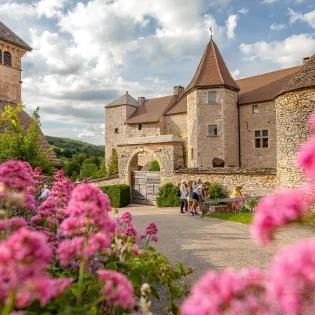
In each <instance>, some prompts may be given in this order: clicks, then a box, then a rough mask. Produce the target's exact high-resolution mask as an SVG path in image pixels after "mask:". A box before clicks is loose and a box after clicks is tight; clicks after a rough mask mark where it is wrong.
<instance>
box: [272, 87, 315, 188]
mask: <svg viewBox="0 0 315 315" xmlns="http://www.w3.org/2000/svg"><path fill="white" fill-rule="evenodd" d="M275 106H276V126H277V181H278V185H279V186H281V187H287V188H291V187H296V186H298V185H300V184H301V183H303V182H304V181H305V179H304V176H303V174H302V171H301V170H300V169H299V168H297V167H296V163H295V161H296V160H295V155H296V152H297V150H298V148H299V147H300V145H301V144H302V143H303V142H305V141H306V140H307V138H309V136H310V128H309V124H308V119H309V116H310V115H311V113H312V112H313V111H314V109H315V90H314V88H305V89H301V90H296V91H292V92H287V93H285V94H282V95H280V96H278V97H277V98H276V100H275Z"/></svg>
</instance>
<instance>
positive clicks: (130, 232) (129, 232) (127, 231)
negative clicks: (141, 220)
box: [121, 224, 138, 243]
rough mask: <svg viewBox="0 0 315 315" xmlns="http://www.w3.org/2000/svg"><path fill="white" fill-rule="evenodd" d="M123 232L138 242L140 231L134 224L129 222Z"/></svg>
mask: <svg viewBox="0 0 315 315" xmlns="http://www.w3.org/2000/svg"><path fill="white" fill-rule="evenodd" d="M121 232H122V233H123V234H124V235H126V236H130V237H131V238H132V240H133V242H134V243H135V242H136V240H137V234H138V232H137V229H136V228H135V227H134V226H133V224H129V225H128V226H127V227H125V228H123V229H122V230H121Z"/></svg>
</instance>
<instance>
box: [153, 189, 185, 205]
mask: <svg viewBox="0 0 315 315" xmlns="http://www.w3.org/2000/svg"><path fill="white" fill-rule="evenodd" d="M178 189H179V185H177V186H174V185H173V184H171V183H167V184H165V185H163V186H161V187H160V188H159V191H158V197H157V198H156V203H157V205H158V207H159V208H165V207H178V206H180V203H181V200H180V198H179V197H177V192H178Z"/></svg>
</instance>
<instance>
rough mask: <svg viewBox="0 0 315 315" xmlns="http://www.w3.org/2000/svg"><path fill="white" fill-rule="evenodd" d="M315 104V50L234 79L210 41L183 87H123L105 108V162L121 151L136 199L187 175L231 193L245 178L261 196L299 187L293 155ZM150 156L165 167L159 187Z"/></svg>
mask: <svg viewBox="0 0 315 315" xmlns="http://www.w3.org/2000/svg"><path fill="white" fill-rule="evenodd" d="M314 101H315V55H314V56H312V57H309V58H304V59H303V64H302V65H301V66H296V67H293V68H288V69H283V70H278V71H274V72H270V73H265V74H261V75H257V76H253V77H249V78H244V79H240V80H234V79H233V78H232V76H231V74H230V72H229V70H228V68H227V66H226V64H225V62H224V60H223V58H222V55H221V54H220V51H219V49H218V47H217V45H216V44H215V42H214V41H213V40H212V39H211V40H210V42H209V43H208V44H207V46H206V48H205V51H204V53H203V55H202V58H201V60H200V63H199V65H198V67H197V70H196V72H195V74H194V76H193V78H192V80H191V82H190V83H189V84H188V86H187V87H186V88H184V87H182V86H175V87H174V93H173V95H168V96H163V97H159V98H154V99H146V98H145V97H139V98H138V99H135V98H133V97H132V96H131V95H130V94H129V93H128V92H126V94H125V95H123V96H121V97H120V98H118V99H117V100H115V101H113V102H112V103H110V104H108V105H106V106H105V148H106V151H105V154H106V160H108V159H109V158H110V155H111V151H112V149H113V148H116V149H117V151H118V157H119V160H118V161H119V177H120V178H121V181H122V182H125V183H127V184H130V185H132V188H133V190H134V191H135V192H136V195H133V197H134V199H139V198H140V199H141V198H142V199H145V200H146V199H150V198H151V199H152V200H154V196H153V195H156V189H157V188H158V187H159V185H160V184H164V183H166V182H168V181H171V182H174V183H178V182H179V180H180V179H181V178H183V177H186V178H187V177H190V178H191V177H197V176H201V177H203V178H207V179H208V180H210V181H211V180H217V181H219V182H221V184H223V186H225V189H226V190H228V189H231V188H232V187H233V185H235V182H237V181H242V182H243V183H245V186H247V192H248V193H250V194H252V193H256V194H257V195H259V194H260V195H262V194H265V193H269V192H271V191H272V190H274V188H275V187H276V186H277V185H281V186H286V187H291V186H295V185H297V184H298V183H299V182H300V181H301V174H300V173H299V171H298V170H297V169H296V168H295V165H294V155H295V152H296V150H297V148H298V146H299V145H300V144H301V142H303V141H304V140H305V139H306V138H307V137H308V136H309V129H308V124H307V120H308V117H309V115H310V113H311V112H312V111H313V110H314V108H315V103H314ZM151 160H157V161H158V162H159V164H160V168H161V173H160V175H159V179H160V182H159V181H158V178H157V177H156V178H155V183H156V185H154V179H152V178H151V177H152V176H153V174H152V175H150V174H149V173H148V172H147V175H145V172H144V171H146V170H148V168H147V164H148V162H150V161H151ZM139 170H142V171H143V172H142V173H141V172H137V171H139ZM276 173H277V175H276ZM149 175H150V176H151V177H150V178H148V176H149ZM150 181H151V182H152V183H153V184H150ZM148 191H149V192H148ZM141 196H142V197H141ZM148 196H149V197H148ZM150 196H151V197H150ZM145 202H146V203H147V201H145ZM149 204H150V202H149Z"/></svg>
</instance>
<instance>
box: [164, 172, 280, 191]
mask: <svg viewBox="0 0 315 315" xmlns="http://www.w3.org/2000/svg"><path fill="white" fill-rule="evenodd" d="M198 177H200V178H201V179H202V180H203V181H204V180H207V181H209V182H210V183H213V182H218V183H219V184H220V185H221V186H222V188H223V190H224V192H225V193H226V195H227V197H229V195H230V193H231V191H232V190H233V189H234V188H235V185H237V184H240V183H241V184H244V187H243V190H242V192H243V194H247V195H249V196H265V195H268V194H271V193H272V192H274V190H275V189H276V186H277V178H276V170H275V169H235V168H222V169H220V170H218V169H212V170H198V169H191V170H189V169H184V170H179V171H175V172H174V173H172V174H170V175H169V176H168V177H167V178H165V179H164V183H166V182H171V183H173V184H178V183H180V181H181V180H182V179H197V178H198Z"/></svg>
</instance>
